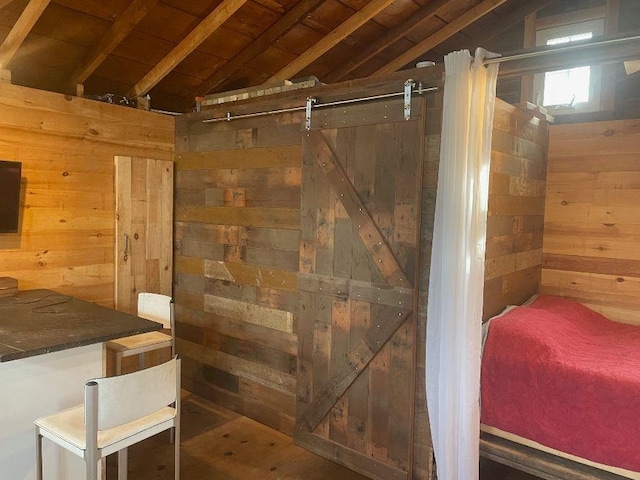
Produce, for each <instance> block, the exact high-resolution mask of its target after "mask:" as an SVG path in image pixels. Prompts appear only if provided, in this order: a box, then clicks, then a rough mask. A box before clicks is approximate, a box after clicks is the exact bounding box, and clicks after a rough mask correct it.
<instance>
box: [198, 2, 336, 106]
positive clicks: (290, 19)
mask: <svg viewBox="0 0 640 480" xmlns="http://www.w3.org/2000/svg"><path fill="white" fill-rule="evenodd" d="M323 2H324V0H302V1H300V2H298V3H296V4H295V5H294V6H293V7H292V8H291V9H290V10H289V11H288V12H287V13H285V14H284V15H283V16H282V17H280V19H279V20H277V21H276V22H275V23H274V24H273V25H271V26H270V27H269V28H268V29H267V30H266V31H265V32H264V33H263V34H262V35H260V36H259V37H258V38H256V39H255V40H254V41H253V42H251V43H250V44H249V45H248V46H247V47H246V48H245V49H244V50H242V51H241V52H240V53H239V54H238V55H236V56H235V57H233V58H232V59H231V60H229V61H228V62H227V63H225V64H224V65H222V67H220V68H219V69H218V70H217V71H216V72H215V73H214V74H213V75H211V76H210V77H209V78H208V79H207V80H205V81H204V82H203V83H202V85H200V86H199V87H198V89H197V90H196V91H195V92H194V95H193V96H194V97H197V96H201V95H205V94H207V93H209V92H210V91H211V90H213V89H214V88H216V87H217V86H218V85H220V84H222V83H223V82H224V81H225V80H227V79H228V78H229V77H230V76H231V75H233V74H234V73H236V72H237V71H238V70H240V69H241V68H242V67H243V66H244V65H246V64H247V63H249V62H250V61H251V60H253V59H254V58H256V57H257V56H258V55H260V54H261V53H262V52H264V51H265V50H267V49H268V48H269V47H271V46H272V45H273V44H274V43H276V42H277V41H278V40H280V39H281V38H282V37H283V36H284V35H285V34H286V33H287V32H289V31H290V30H291V29H292V28H293V27H295V26H296V25H297V24H298V23H299V22H300V21H301V20H302V19H304V18H305V17H306V16H307V15H309V13H311V12H312V11H313V10H315V9H316V8H317V7H318V6H319V5H320V4H321V3H323Z"/></svg>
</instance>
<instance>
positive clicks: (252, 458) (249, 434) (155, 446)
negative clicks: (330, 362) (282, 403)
mask: <svg viewBox="0 0 640 480" xmlns="http://www.w3.org/2000/svg"><path fill="white" fill-rule="evenodd" d="M181 424H182V439H181V442H180V443H181V451H180V454H181V463H182V468H181V478H182V480H247V479H253V478H256V479H260V480H326V479H331V480H366V477H364V476H362V475H360V474H358V473H355V472H353V471H351V470H349V469H347V468H345V467H342V466H340V465H338V464H335V463H333V462H331V461H329V460H325V459H324V458H321V457H319V456H317V455H315V454H313V453H311V452H308V451H307V450H304V449H302V448H300V447H298V446H296V445H294V444H293V441H292V439H291V437H289V436H287V435H284V434H282V433H280V432H277V431H275V430H272V429H271V428H269V427H267V426H265V425H262V424H261V423H258V422H256V421H254V420H251V419H249V418H247V417H243V416H241V415H239V414H237V413H235V412H233V411H231V410H228V409H226V408H224V407H221V406H219V405H216V404H214V403H212V402H209V401H208V400H205V399H203V398H202V397H199V396H197V395H194V394H192V393H188V392H186V391H185V392H184V394H183V398H182V422H181ZM129 478H131V479H136V480H173V478H174V477H173V446H172V445H171V444H169V435H168V433H167V432H164V433H161V434H159V435H156V436H155V437H152V438H150V439H148V440H146V441H144V442H141V443H139V444H137V445H134V446H133V447H131V448H130V449H129ZM116 479H117V459H116V455H112V456H111V457H109V459H108V462H107V480H116ZM480 480H537V477H533V476H531V475H527V474H526V473H522V472H518V471H517V470H513V469H510V468H508V467H506V466H504V465H500V464H497V463H495V462H491V461H489V460H484V459H483V460H482V461H481V464H480Z"/></svg>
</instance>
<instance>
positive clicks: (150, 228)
mask: <svg viewBox="0 0 640 480" xmlns="http://www.w3.org/2000/svg"><path fill="white" fill-rule="evenodd" d="M173 172H174V168H173V162H171V161H168V160H154V159H150V158H132V157H120V156H118V157H115V177H116V179H115V189H116V192H115V198H116V233H115V235H116V241H115V249H116V251H115V256H116V262H115V263H116V273H115V306H116V308H117V309H118V310H122V311H126V312H132V313H135V312H136V310H137V298H138V293H139V292H143V291H145V292H154V293H163V294H165V295H171V291H172V276H173Z"/></svg>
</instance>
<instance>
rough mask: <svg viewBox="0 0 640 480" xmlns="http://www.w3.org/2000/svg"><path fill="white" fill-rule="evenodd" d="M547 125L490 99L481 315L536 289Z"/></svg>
mask: <svg viewBox="0 0 640 480" xmlns="http://www.w3.org/2000/svg"><path fill="white" fill-rule="evenodd" d="M547 129H548V125H547V123H546V122H545V121H543V120H540V119H539V118H536V117H535V116H534V114H533V113H531V112H528V111H522V110H519V109H517V108H515V107H513V106H511V105H509V104H507V103H505V102H503V101H501V100H498V101H496V109H495V117H494V122H493V141H492V145H491V171H490V179H489V212H488V218H487V245H486V253H485V288H484V312H483V318H484V319H485V320H486V319H488V318H490V317H492V316H493V315H496V314H497V313H500V311H501V310H502V309H503V308H504V307H505V306H507V305H510V304H514V305H516V304H520V303H522V302H524V301H525V300H527V299H528V298H529V297H531V296H532V295H533V294H535V293H538V289H539V285H540V275H541V270H542V227H543V218H544V205H545V203H544V202H545V176H546V152H547V141H548V130H547Z"/></svg>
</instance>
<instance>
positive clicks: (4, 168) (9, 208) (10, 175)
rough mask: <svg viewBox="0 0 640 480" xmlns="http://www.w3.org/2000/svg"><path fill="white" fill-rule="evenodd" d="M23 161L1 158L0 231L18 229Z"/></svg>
mask: <svg viewBox="0 0 640 480" xmlns="http://www.w3.org/2000/svg"><path fill="white" fill-rule="evenodd" d="M21 173H22V163H20V162H10V161H6V160H0V233H15V232H17V231H18V218H19V216H20V175H21Z"/></svg>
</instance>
